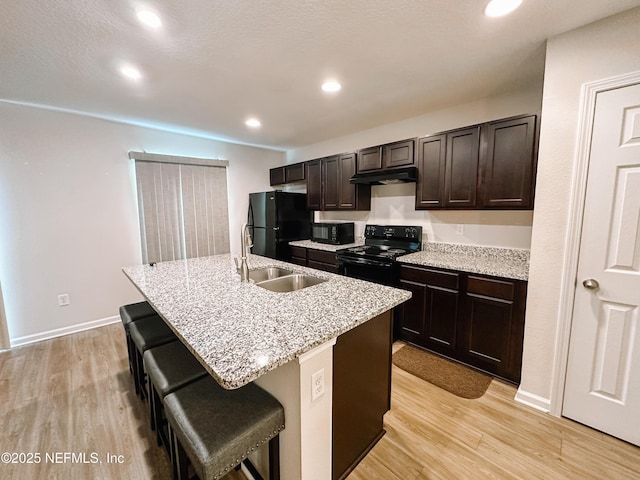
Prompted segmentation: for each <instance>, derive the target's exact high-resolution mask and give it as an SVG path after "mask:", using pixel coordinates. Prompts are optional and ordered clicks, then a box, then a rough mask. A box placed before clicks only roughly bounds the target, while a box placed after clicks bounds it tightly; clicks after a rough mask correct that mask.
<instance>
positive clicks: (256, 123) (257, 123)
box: [244, 118, 262, 128]
mask: <svg viewBox="0 0 640 480" xmlns="http://www.w3.org/2000/svg"><path fill="white" fill-rule="evenodd" d="M244 124H245V125H246V126H247V127H251V128H258V127H259V126H260V125H262V124H261V123H260V120H258V119H257V118H249V119H248V120H247V121H246V122H244Z"/></svg>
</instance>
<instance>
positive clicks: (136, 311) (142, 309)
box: [120, 302, 157, 330]
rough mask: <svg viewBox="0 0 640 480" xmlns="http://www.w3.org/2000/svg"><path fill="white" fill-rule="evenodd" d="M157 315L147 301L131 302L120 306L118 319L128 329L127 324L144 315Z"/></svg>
mask: <svg viewBox="0 0 640 480" xmlns="http://www.w3.org/2000/svg"><path fill="white" fill-rule="evenodd" d="M153 315H157V313H156V311H155V310H154V309H153V307H152V306H151V305H149V302H139V303H131V304H129V305H123V306H121V307H120V319H121V320H122V324H123V325H124V329H125V330H129V324H130V323H131V322H135V321H136V320H139V319H141V318H144V317H151V316H153Z"/></svg>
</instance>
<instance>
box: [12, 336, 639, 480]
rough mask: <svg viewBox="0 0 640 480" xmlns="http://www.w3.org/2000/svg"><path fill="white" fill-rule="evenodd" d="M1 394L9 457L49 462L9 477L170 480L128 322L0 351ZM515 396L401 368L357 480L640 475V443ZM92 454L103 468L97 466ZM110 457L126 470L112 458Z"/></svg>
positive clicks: (502, 388)
mask: <svg viewBox="0 0 640 480" xmlns="http://www.w3.org/2000/svg"><path fill="white" fill-rule="evenodd" d="M0 387H1V388H0V405H2V407H1V408H2V411H1V413H0V419H1V423H0V425H1V426H2V431H1V434H0V454H1V453H2V452H16V453H25V454H28V453H39V454H40V456H41V461H40V463H39V464H35V463H32V464H23V465H19V464H2V463H0V479H4V478H7V479H9V478H11V479H13V478H16V479H18V478H20V479H22V478H25V479H27V478H28V479H43V478H56V479H71V478H73V479H75V478H83V479H84V478H92V479H109V480H110V479H116V478H117V479H123V478H127V479H157V480H164V479H169V478H170V472H169V462H168V460H167V457H166V455H165V453H164V451H163V450H161V449H160V448H158V447H156V444H155V435H153V434H152V433H151V432H150V431H149V423H148V417H147V415H148V410H147V407H146V405H143V404H142V403H140V401H139V400H138V399H137V398H136V397H135V394H134V393H133V385H132V383H131V377H130V375H129V371H128V367H127V359H126V350H125V347H124V333H123V331H122V326H121V325H120V324H114V325H109V326H107V327H102V328H98V329H94V330H89V331H86V332H81V333H78V334H74V335H69V336H66V337H60V338H56V339H53V340H48V341H45V342H40V343H38V344H35V345H31V346H26V347H21V348H16V349H14V350H11V351H8V352H3V353H0ZM514 395H515V388H514V387H512V386H509V385H506V384H503V383H501V382H498V381H495V380H494V381H493V382H492V384H491V386H490V387H489V390H488V391H487V393H486V394H485V395H484V396H483V397H482V398H480V399H478V400H464V399H461V398H458V397H455V396H454V395H451V394H449V393H448V392H445V391H443V390H441V389H439V388H437V387H435V386H433V385H431V384H429V383H427V382H424V381H422V380H420V379H418V378H416V377H413V376H412V375H410V374H408V373H406V372H404V371H402V370H400V369H398V368H396V367H395V366H394V367H393V391H392V409H391V411H390V412H389V413H387V415H386V417H385V424H386V430H387V434H386V435H385V436H384V437H383V438H382V440H381V441H380V442H379V443H378V444H377V445H376V446H375V447H374V449H373V450H372V451H371V452H370V453H369V455H368V456H367V457H366V458H365V459H364V460H363V461H362V462H361V463H360V465H359V466H358V467H357V468H356V470H354V471H353V472H352V474H351V475H350V476H349V477H348V478H349V480H364V479H366V480H372V479H381V480H382V479H384V480H396V479H398V480H412V479H447V480H450V479H485V478H486V479H515V478H519V479H538V478H539V479H545V480H546V479H616V480H621V479H640V448H637V447H634V446H632V445H629V444H626V443H624V442H621V441H619V440H616V439H614V438H612V437H609V436H607V435H604V434H602V433H599V432H597V431H595V430H591V429H589V428H587V427H584V426H582V425H579V424H577V423H574V422H571V421H569V420H566V419H557V418H554V417H551V416H549V415H544V414H541V413H539V412H536V411H534V410H532V409H530V408H528V407H525V406H522V405H519V404H517V403H516V402H514V401H513V396H514ZM65 452H67V453H75V454H84V455H85V457H86V462H88V463H73V462H72V461H71V460H69V459H66V460H65V459H64V457H62V456H61V455H63V454H64V453H65ZM92 453H95V454H96V455H97V459H98V460H99V461H101V462H102V463H98V464H93V463H90V462H91V461H92V460H93V458H94V457H91V454H92ZM46 454H49V455H56V454H57V455H58V457H51V456H50V458H49V461H46V460H47V459H46V458H45V455H46ZM107 454H112V455H121V456H122V458H123V459H124V463H123V464H118V463H107V461H106V458H107ZM51 460H57V461H58V462H59V463H53V462H52V461H51ZM75 460H82V457H76V459H75ZM240 479H244V476H243V475H242V474H240V473H236V472H232V474H230V475H228V476H227V477H225V480H240Z"/></svg>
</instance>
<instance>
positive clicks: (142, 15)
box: [136, 10, 162, 28]
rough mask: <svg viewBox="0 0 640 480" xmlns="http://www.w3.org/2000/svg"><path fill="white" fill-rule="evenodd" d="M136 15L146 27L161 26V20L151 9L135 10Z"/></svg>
mask: <svg viewBox="0 0 640 480" xmlns="http://www.w3.org/2000/svg"><path fill="white" fill-rule="evenodd" d="M136 16H137V17H138V20H140V21H141V22H142V23H143V24H145V25H146V26H147V27H151V28H160V27H161V26H162V21H161V20H160V17H159V16H158V14H157V13H155V12H152V11H151V10H138V11H137V12H136Z"/></svg>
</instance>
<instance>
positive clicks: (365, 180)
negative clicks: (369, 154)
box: [349, 167, 418, 185]
mask: <svg viewBox="0 0 640 480" xmlns="http://www.w3.org/2000/svg"><path fill="white" fill-rule="evenodd" d="M417 178H418V169H417V168H416V167H404V168H393V169H389V170H376V171H375V172H365V173H356V174H355V175H354V176H353V177H351V178H350V179H349V182H351V183H360V184H364V185H388V184H390V183H406V182H415V181H416V179H417Z"/></svg>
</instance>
